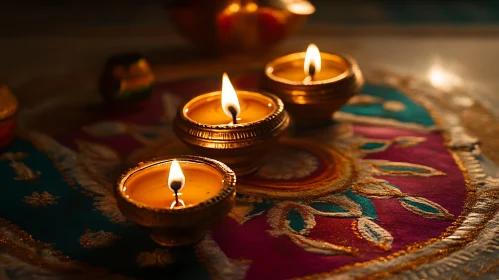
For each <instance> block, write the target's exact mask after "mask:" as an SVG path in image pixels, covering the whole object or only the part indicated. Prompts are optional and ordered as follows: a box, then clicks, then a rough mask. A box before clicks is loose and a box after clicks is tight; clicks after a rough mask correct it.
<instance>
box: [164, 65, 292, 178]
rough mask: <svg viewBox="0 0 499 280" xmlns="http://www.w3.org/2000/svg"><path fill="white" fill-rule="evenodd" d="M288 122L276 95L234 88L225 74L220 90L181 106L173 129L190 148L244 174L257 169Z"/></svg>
mask: <svg viewBox="0 0 499 280" xmlns="http://www.w3.org/2000/svg"><path fill="white" fill-rule="evenodd" d="M288 125H289V117H288V114H287V113H286V111H285V110H284V104H283V102H282V101H281V100H280V99H279V98H278V97H276V96H275V95H273V94H261V93H257V92H250V91H240V90H238V91H235V90H234V88H233V87H232V84H231V83H230V80H229V78H228V76H227V74H224V75H223V80H222V90H221V91H216V92H210V93H205V94H202V95H200V96H197V97H195V98H193V99H192V100H190V101H188V102H187V103H185V104H184V105H183V106H181V107H180V109H179V111H178V114H177V116H176V118H175V121H174V126H173V129H174V132H175V134H176V135H177V136H178V138H179V139H180V140H181V141H182V142H184V143H185V144H186V145H187V146H188V147H190V148H191V149H192V150H193V151H195V152H197V153H199V154H201V155H203V156H207V157H210V158H215V159H217V160H220V161H222V162H224V163H225V164H227V165H228V166H229V167H230V168H231V169H232V170H234V172H236V174H237V175H245V174H249V173H251V172H253V171H255V170H257V169H258V167H259V166H260V164H261V160H262V157H263V156H264V155H265V154H266V153H267V151H269V149H272V146H273V145H274V144H276V143H277V140H278V138H279V136H281V134H282V133H283V132H284V130H285V129H286V128H287V127H288Z"/></svg>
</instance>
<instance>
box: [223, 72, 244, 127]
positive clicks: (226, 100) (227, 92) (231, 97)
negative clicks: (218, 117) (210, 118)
mask: <svg viewBox="0 0 499 280" xmlns="http://www.w3.org/2000/svg"><path fill="white" fill-rule="evenodd" d="M230 107H232V108H234V109H235V110H236V116H239V113H240V112H241V107H240V106H239V99H238V98H237V94H236V90H235V89H234V87H233V86H232V84H231V83H230V80H229V76H227V73H224V74H223V77H222V109H223V110H224V113H225V114H226V115H227V116H228V117H229V118H232V113H231V111H230V109H229V108H230Z"/></svg>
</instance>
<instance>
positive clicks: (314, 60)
mask: <svg viewBox="0 0 499 280" xmlns="http://www.w3.org/2000/svg"><path fill="white" fill-rule="evenodd" d="M310 65H312V66H315V74H317V73H319V72H320V71H321V53H320V51H319V48H318V47H317V46H316V45H315V44H310V45H308V48H307V52H306V53H305V63H303V70H304V71H305V75H307V76H310Z"/></svg>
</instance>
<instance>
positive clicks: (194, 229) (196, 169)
mask: <svg viewBox="0 0 499 280" xmlns="http://www.w3.org/2000/svg"><path fill="white" fill-rule="evenodd" d="M235 186H236V175H235V174H234V172H233V171H232V170H231V169H230V168H229V167H227V166H226V165H225V164H223V163H221V162H218V161H216V160H213V159H209V158H204V157H197V156H180V157H164V158H159V159H155V160H152V161H150V162H145V163H143V162H141V163H139V164H138V165H137V166H136V167H134V168H132V169H130V170H129V171H127V172H126V173H124V174H123V175H122V176H121V178H120V179H119V180H118V183H117V187H116V189H115V194H116V200H117V203H118V208H119V209H120V211H121V213H123V215H124V216H125V217H127V218H128V219H129V220H130V221H132V222H134V223H135V224H137V225H139V226H140V227H141V228H143V229H145V230H146V231H147V232H148V233H149V234H150V236H151V238H152V239H153V240H154V241H155V242H157V243H158V244H160V245H163V246H168V247H178V246H186V245H191V244H194V243H196V242H198V241H200V240H201V239H202V238H203V237H204V235H205V233H206V231H208V230H209V229H210V228H211V227H212V226H213V225H214V224H216V223H217V222H218V221H220V220H221V219H222V218H223V217H225V216H226V215H227V214H228V213H229V212H230V210H231V209H232V207H233V206H234V203H235V194H236V188H235Z"/></svg>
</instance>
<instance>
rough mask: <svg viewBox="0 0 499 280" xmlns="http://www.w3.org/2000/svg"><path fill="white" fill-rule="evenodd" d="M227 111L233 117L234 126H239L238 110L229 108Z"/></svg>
mask: <svg viewBox="0 0 499 280" xmlns="http://www.w3.org/2000/svg"><path fill="white" fill-rule="evenodd" d="M227 109H228V110H229V112H230V114H231V115H232V124H237V109H236V108H234V106H229V107H228V108H227Z"/></svg>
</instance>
